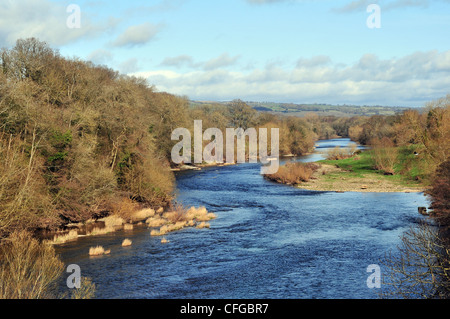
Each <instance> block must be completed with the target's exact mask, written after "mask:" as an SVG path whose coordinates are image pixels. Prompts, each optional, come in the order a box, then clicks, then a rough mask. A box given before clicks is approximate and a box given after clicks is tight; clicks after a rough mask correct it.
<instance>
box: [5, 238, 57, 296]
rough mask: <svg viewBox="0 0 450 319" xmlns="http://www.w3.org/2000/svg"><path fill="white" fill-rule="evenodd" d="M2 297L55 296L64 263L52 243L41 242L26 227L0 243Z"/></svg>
mask: <svg viewBox="0 0 450 319" xmlns="http://www.w3.org/2000/svg"><path fill="white" fill-rule="evenodd" d="M0 256H1V258H0V299H41V298H55V297H57V293H56V281H57V280H58V278H59V277H60V276H61V274H62V272H63V270H64V267H63V263H62V262H61V261H60V260H59V259H58V257H57V256H56V254H55V250H54V249H53V247H52V246H51V245H47V244H39V242H38V241H37V240H36V239H34V238H32V237H31V234H30V233H28V232H25V231H21V232H14V233H12V235H11V236H10V237H9V238H8V239H7V240H5V242H4V243H2V245H1V246H0Z"/></svg>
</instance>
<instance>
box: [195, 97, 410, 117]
mask: <svg viewBox="0 0 450 319" xmlns="http://www.w3.org/2000/svg"><path fill="white" fill-rule="evenodd" d="M227 103H228V102H224V101H220V102H213V101H191V106H199V105H213V104H221V105H223V104H227ZM246 103H247V104H248V105H250V106H251V107H253V108H254V109H255V110H257V111H260V112H271V113H275V114H285V115H293V116H299V117H302V116H305V115H306V114H308V113H316V114H317V115H322V116H338V117H351V116H372V115H395V114H399V113H402V112H404V111H405V110H408V109H410V108H408V107H402V106H381V105H376V106H367V105H347V104H344V105H331V104H296V103H276V102H249V101H246Z"/></svg>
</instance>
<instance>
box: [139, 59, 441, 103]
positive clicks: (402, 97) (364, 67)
mask: <svg viewBox="0 0 450 319" xmlns="http://www.w3.org/2000/svg"><path fill="white" fill-rule="evenodd" d="M299 61H301V63H298V64H297V66H296V67H295V68H292V69H286V68H282V67H279V66H274V65H269V66H266V67H265V68H263V69H255V70H252V71H249V72H233V71H230V70H224V69H212V70H203V71H195V72H187V73H181V72H175V71H166V70H162V71H154V72H141V73H136V74H134V75H136V76H141V77H145V78H147V79H148V82H149V84H152V85H155V86H156V88H158V89H159V90H161V91H167V92H170V93H174V94H179V95H187V96H189V97H190V98H192V99H214V100H222V99H223V100H230V99H233V98H241V99H244V100H258V101H268V100H272V101H279V102H305V103H306V102H307V103H315V102H327V103H333V104H337V103H339V104H341V103H359V104H384V105H404V106H420V105H423V103H425V102H426V101H430V100H434V99H436V98H439V97H441V96H444V95H446V94H448V93H449V88H450V51H445V52H437V51H428V52H416V53H413V54H411V55H407V56H404V57H400V58H392V59H387V60H381V59H379V58H378V57H377V56H375V55H372V54H366V55H364V56H362V57H361V58H360V59H359V60H358V61H356V62H355V63H353V64H352V65H347V66H346V65H341V64H336V63H332V61H331V60H330V59H329V58H328V57H325V56H318V57H313V58H311V59H307V60H305V59H302V60H299ZM305 61H306V62H305Z"/></svg>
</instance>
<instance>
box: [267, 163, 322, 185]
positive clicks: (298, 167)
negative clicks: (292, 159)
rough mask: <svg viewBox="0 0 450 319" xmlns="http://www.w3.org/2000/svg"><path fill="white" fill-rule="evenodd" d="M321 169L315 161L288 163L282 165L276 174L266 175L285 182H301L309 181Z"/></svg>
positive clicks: (292, 183)
mask: <svg viewBox="0 0 450 319" xmlns="http://www.w3.org/2000/svg"><path fill="white" fill-rule="evenodd" d="M318 169H319V166H318V165H317V164H314V163H300V162H297V163H288V164H286V165H284V166H281V167H280V168H279V169H278V172H277V173H275V174H267V175H264V177H265V178H267V179H269V180H272V181H276V182H278V183H283V184H290V185H294V184H300V183H302V182H307V181H309V179H310V178H311V176H312V174H313V173H314V172H315V171H317V170H318Z"/></svg>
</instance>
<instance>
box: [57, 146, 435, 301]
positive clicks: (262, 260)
mask: <svg viewBox="0 0 450 319" xmlns="http://www.w3.org/2000/svg"><path fill="white" fill-rule="evenodd" d="M349 142H350V141H349V140H348V139H336V140H326V141H319V142H318V143H317V144H318V145H317V149H316V152H315V153H314V154H312V155H308V156H303V157H299V158H295V159H289V160H299V161H304V162H308V161H317V160H320V159H322V158H323V156H322V155H321V152H322V151H326V150H327V149H328V148H332V147H334V146H337V145H340V146H346V145H347V144H348V143H349ZM259 172H260V165H259V164H241V165H236V166H225V167H211V168H205V169H203V170H202V171H185V172H180V173H178V174H177V200H178V202H180V203H182V204H183V205H185V206H205V207H206V208H207V209H208V211H211V212H214V213H215V214H216V215H217V219H215V220H213V221H211V223H210V224H211V228H210V229H196V228H187V229H184V230H181V231H178V232H174V233H170V234H168V235H167V236H165V237H166V238H167V239H168V240H170V243H169V244H161V242H160V241H161V238H160V237H151V236H150V230H148V229H147V228H138V227H135V229H134V230H133V231H119V232H116V233H112V234H107V235H102V236H96V237H87V238H80V239H78V241H77V242H72V243H67V244H65V245H62V246H58V247H57V252H58V253H59V254H60V255H61V258H62V260H63V261H64V262H65V263H66V264H67V265H68V264H77V265H79V266H80V267H81V272H82V275H83V276H88V277H91V278H92V280H93V282H95V283H96V285H97V291H96V297H97V298H189V299H191V298H192V299H194V298H196V299H202V298H211V299H215V298H226V299H228V298H246V299H261V298H262V299H265V298H270V299H278V298H283V299H292V298H352V299H361V298H364V299H371V298H377V297H378V295H377V289H369V288H368V287H367V283H366V280H367V277H368V276H369V275H370V273H367V267H368V266H369V265H371V264H379V263H380V258H382V257H383V256H384V255H385V254H386V253H388V252H389V251H391V250H392V251H395V249H396V246H397V245H398V244H399V243H400V239H399V236H401V234H402V233H403V232H405V231H406V230H408V228H409V227H410V226H411V225H413V224H415V223H417V222H419V220H420V219H421V218H422V217H421V216H420V215H419V214H418V212H417V207H418V206H428V205H429V202H428V199H427V197H425V196H424V195H423V194H422V193H357V192H347V193H335V192H317V191H307V190H301V189H298V188H294V187H291V186H286V185H281V184H276V183H273V182H269V181H267V180H265V179H263V177H262V176H261V175H260V174H259ZM124 238H130V239H131V240H132V241H133V245H132V246H131V247H126V248H122V247H121V243H122V241H123V239H124ZM94 245H102V246H104V247H105V249H111V254H110V255H106V256H101V257H95V258H92V257H89V256H88V251H89V247H92V246H94ZM381 270H382V269H381ZM382 271H383V270H382Z"/></svg>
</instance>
